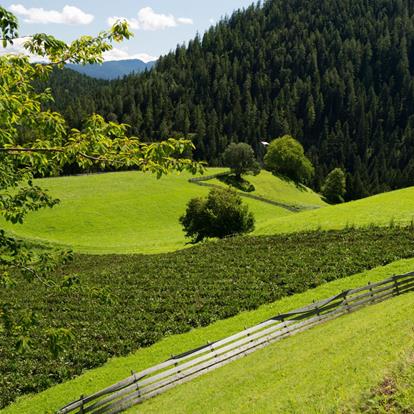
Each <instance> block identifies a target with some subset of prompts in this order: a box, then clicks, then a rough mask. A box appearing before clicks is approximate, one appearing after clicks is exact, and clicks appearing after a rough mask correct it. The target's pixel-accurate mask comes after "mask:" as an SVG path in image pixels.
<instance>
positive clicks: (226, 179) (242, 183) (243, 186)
mask: <svg viewBox="0 0 414 414" xmlns="http://www.w3.org/2000/svg"><path fill="white" fill-rule="evenodd" d="M217 179H218V180H219V181H221V182H222V183H224V184H227V185H229V186H231V187H234V188H237V189H238V190H240V191H243V192H245V193H251V192H253V191H254V190H256V188H255V186H254V185H253V184H252V183H250V182H249V181H247V180H245V179H244V178H243V177H240V178H238V177H236V176H235V175H234V174H228V175H223V176H220V177H217Z"/></svg>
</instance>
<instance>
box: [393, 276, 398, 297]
mask: <svg viewBox="0 0 414 414" xmlns="http://www.w3.org/2000/svg"><path fill="white" fill-rule="evenodd" d="M392 278H393V279H394V285H395V291H396V292H397V295H399V294H400V286H399V284H398V279H397V278H396V277H395V275H393V277H392Z"/></svg>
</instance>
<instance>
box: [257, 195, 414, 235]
mask: <svg viewBox="0 0 414 414" xmlns="http://www.w3.org/2000/svg"><path fill="white" fill-rule="evenodd" d="M413 219H414V187H409V188H405V189H403V190H397V191H392V192H389V193H383V194H379V195H376V196H373V197H368V198H364V199H362V200H357V201H352V202H350V203H345V204H340V205H336V206H329V207H326V208H322V209H318V210H312V211H305V212H301V213H298V214H294V215H292V216H291V217H280V218H276V219H270V220H268V221H267V222H265V223H258V225H257V228H256V231H255V234H276V233H291V232H298V231H304V230H315V229H318V228H320V229H341V228H344V227H346V226H367V225H371V224H374V225H388V224H390V223H391V222H394V223H396V224H408V223H410V222H411V221H412V220H413Z"/></svg>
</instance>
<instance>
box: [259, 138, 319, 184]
mask: <svg viewBox="0 0 414 414" xmlns="http://www.w3.org/2000/svg"><path fill="white" fill-rule="evenodd" d="M264 163H265V166H266V168H267V169H268V170H269V171H271V172H272V173H274V174H278V175H282V176H284V177H287V178H290V179H291V180H293V181H295V182H297V183H308V182H309V181H310V180H311V178H312V177H313V174H314V171H315V170H314V168H313V165H312V163H311V162H310V161H309V159H308V158H307V157H306V155H305V152H304V150H303V147H302V145H301V144H300V143H299V142H298V141H297V140H295V139H294V138H292V137H291V136H290V135H284V136H283V137H281V138H278V139H275V140H273V141H272V142H271V143H270V144H269V147H268V150H267V153H266V155H265V157H264Z"/></svg>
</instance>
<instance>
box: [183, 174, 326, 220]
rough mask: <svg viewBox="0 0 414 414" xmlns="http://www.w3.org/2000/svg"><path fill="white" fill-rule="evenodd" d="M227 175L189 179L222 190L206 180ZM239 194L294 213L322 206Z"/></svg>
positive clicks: (221, 187)
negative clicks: (288, 202)
mask: <svg viewBox="0 0 414 414" xmlns="http://www.w3.org/2000/svg"><path fill="white" fill-rule="evenodd" d="M227 175H229V173H228V172H224V173H218V174H213V175H206V176H201V177H195V178H190V179H189V180H188V181H189V182H190V183H193V184H197V185H199V186H202V187H210V188H218V189H220V190H222V189H223V186H221V185H218V184H211V183H207V182H206V181H210V180H213V179H214V178H219V177H225V176H227ZM237 194H238V195H240V196H241V197H245V198H251V199H253V200H258V201H262V202H263V203H267V204H271V205H272V206H276V207H281V208H284V209H285V210H289V211H291V212H292V213H299V212H301V211H306V210H317V209H319V208H321V206H314V205H299V204H298V205H295V204H287V203H282V202H281V201H274V200H269V199H268V198H265V197H262V196H258V195H255V194H250V193H245V192H242V191H239V192H238V193H237Z"/></svg>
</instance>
